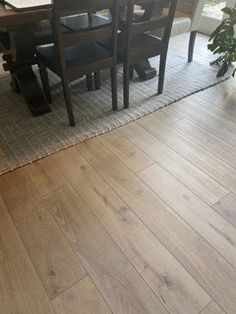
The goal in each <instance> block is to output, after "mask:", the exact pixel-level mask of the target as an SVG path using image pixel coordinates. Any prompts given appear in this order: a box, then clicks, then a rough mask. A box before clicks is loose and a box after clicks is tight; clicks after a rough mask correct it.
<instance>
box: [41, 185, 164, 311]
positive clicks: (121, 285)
mask: <svg viewBox="0 0 236 314" xmlns="http://www.w3.org/2000/svg"><path fill="white" fill-rule="evenodd" d="M45 199H46V200H47V201H48V202H49V203H50V205H51V207H50V210H51V212H52V214H53V215H54V217H55V219H56V220H57V222H58V224H59V225H60V227H61V228H62V230H63V231H64V233H65V235H66V237H67V238H68V240H69V241H70V243H71V245H72V246H73V248H74V250H76V252H77V254H78V255H79V257H80V259H81V261H82V263H83V265H84V266H85V268H86V270H87V271H88V273H89V275H90V276H91V278H92V280H93V281H94V283H95V284H96V286H97V288H98V289H99V291H100V293H101V294H102V296H103V298H104V299H105V301H106V303H107V304H108V305H109V307H110V309H111V310H112V312H113V313H135V314H139V313H153V314H156V313H160V314H167V311H166V310H165V308H164V307H163V306H162V304H161V303H160V302H159V300H158V299H157V298H156V297H155V295H154V294H153V292H152V291H151V289H150V288H149V287H148V286H147V284H146V283H145V282H144V280H143V279H142V277H141V276H139V275H138V273H137V272H136V271H135V269H134V268H133V266H132V265H131V264H130V263H129V261H128V259H127V258H126V257H125V255H123V253H122V252H121V251H120V249H119V248H118V247H117V246H116V245H115V243H114V242H113V240H112V239H111V237H110V236H109V235H108V234H107V233H106V231H105V230H104V228H103V227H102V226H101V225H100V223H99V222H98V220H97V219H96V218H95V216H94V215H93V214H92V213H91V212H90V210H89V209H88V207H87V205H86V204H85V202H84V201H83V200H82V199H81V198H80V197H79V196H78V194H77V193H76V192H75V191H74V190H73V189H72V187H70V186H69V185H68V186H65V187H62V188H60V189H59V190H57V191H56V192H53V193H50V194H47V196H45Z"/></svg>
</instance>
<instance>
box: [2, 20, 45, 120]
mask: <svg viewBox="0 0 236 314" xmlns="http://www.w3.org/2000/svg"><path fill="white" fill-rule="evenodd" d="M34 31H35V25H34V24H27V25H22V26H20V27H17V28H9V29H8V32H9V35H10V49H9V50H8V51H6V53H5V55H3V60H4V61H5V63H4V64H3V67H4V70H5V71H9V72H10V73H11V78H12V81H11V86H12V89H13V90H14V91H15V92H21V94H22V96H23V97H24V99H25V101H26V103H27V105H28V106H29V109H30V110H31V112H32V114H33V115H34V116H38V115H41V114H43V113H47V112H49V111H51V109H50V106H49V104H48V102H47V100H46V98H45V96H44V94H43V92H42V90H41V88H40V85H39V83H38V80H37V77H36V76H35V74H34V72H33V69H32V64H34V63H35V59H34V53H35V37H34Z"/></svg>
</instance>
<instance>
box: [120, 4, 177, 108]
mask: <svg viewBox="0 0 236 314" xmlns="http://www.w3.org/2000/svg"><path fill="white" fill-rule="evenodd" d="M176 2H177V0H139V1H138V4H139V5H140V6H142V5H143V6H147V4H149V7H150V8H152V7H155V8H159V10H149V11H147V12H146V14H144V15H143V16H142V17H141V18H140V17H139V18H136V16H135V8H136V7H135V3H137V0H127V7H126V10H125V11H124V12H125V13H124V14H123V15H121V18H120V21H119V29H120V30H121V34H120V35H119V39H118V47H119V50H118V54H119V58H120V59H121V60H122V62H123V93H124V107H125V108H128V107H129V81H130V78H131V77H132V72H133V66H134V64H135V63H137V62H140V61H144V60H147V59H149V58H152V57H155V56H160V66H159V82H158V94H161V93H162V92H163V85H164V76H165V67H166V57H167V51H168V44H169V38H170V33H171V27H172V22H173V18H174V14H175V9H176ZM152 12H155V13H156V14H155V16H152ZM157 29H158V30H159V34H160V36H159V37H157V36H153V35H152V32H153V31H154V30H157Z"/></svg>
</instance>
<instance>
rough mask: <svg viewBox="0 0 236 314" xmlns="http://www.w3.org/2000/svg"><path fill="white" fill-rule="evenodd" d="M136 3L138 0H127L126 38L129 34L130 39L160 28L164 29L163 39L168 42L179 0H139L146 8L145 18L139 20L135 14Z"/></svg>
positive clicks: (139, 3)
mask: <svg viewBox="0 0 236 314" xmlns="http://www.w3.org/2000/svg"><path fill="white" fill-rule="evenodd" d="M136 3H137V0H127V16H126V32H127V34H126V39H127V36H128V37H130V38H128V41H129V39H130V40H131V39H132V38H133V37H135V36H138V35H139V34H141V33H148V32H150V33H151V32H153V31H156V30H158V29H160V30H163V31H162V32H163V36H162V38H161V40H162V41H163V43H165V42H166V43H168V41H169V37H170V32H171V27H172V22H173V18H174V14H175V9H176V3H177V0H138V5H140V6H143V7H144V8H146V13H145V14H144V16H143V18H140V19H138V20H137V19H135V16H134V11H135V4H136ZM164 10H165V14H163V11H164ZM153 12H155V15H153Z"/></svg>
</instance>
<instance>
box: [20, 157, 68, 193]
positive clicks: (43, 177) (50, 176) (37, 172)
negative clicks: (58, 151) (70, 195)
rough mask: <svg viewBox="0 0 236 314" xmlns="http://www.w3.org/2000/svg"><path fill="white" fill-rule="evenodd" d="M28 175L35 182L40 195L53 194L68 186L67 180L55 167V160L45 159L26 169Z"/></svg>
mask: <svg viewBox="0 0 236 314" xmlns="http://www.w3.org/2000/svg"><path fill="white" fill-rule="evenodd" d="M24 169H25V171H26V173H27V174H28V175H29V177H30V178H31V179H32V181H34V185H35V187H36V188H37V191H38V193H39V194H40V195H44V194H46V193H49V192H52V191H53V190H54V189H58V188H60V187H62V186H63V185H65V184H67V182H66V180H65V178H64V177H63V176H61V175H60V172H59V171H58V169H57V168H56V167H54V165H53V159H51V158H44V159H41V160H38V161H36V162H34V163H32V164H29V165H27V167H24ZM49 170H50V171H49Z"/></svg>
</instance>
